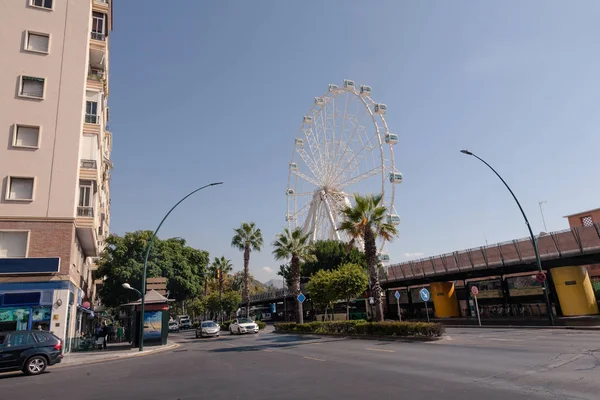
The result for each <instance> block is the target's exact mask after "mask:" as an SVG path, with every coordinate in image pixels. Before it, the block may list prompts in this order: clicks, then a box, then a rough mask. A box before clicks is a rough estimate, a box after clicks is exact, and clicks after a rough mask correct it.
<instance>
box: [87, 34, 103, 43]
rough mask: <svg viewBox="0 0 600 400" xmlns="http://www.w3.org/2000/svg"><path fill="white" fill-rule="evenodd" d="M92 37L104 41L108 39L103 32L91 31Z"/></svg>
mask: <svg viewBox="0 0 600 400" xmlns="http://www.w3.org/2000/svg"><path fill="white" fill-rule="evenodd" d="M90 37H91V38H92V39H93V40H100V41H102V42H103V41H105V40H106V35H105V34H104V33H101V32H90Z"/></svg>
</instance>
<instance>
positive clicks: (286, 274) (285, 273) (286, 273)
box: [277, 264, 292, 289]
mask: <svg viewBox="0 0 600 400" xmlns="http://www.w3.org/2000/svg"><path fill="white" fill-rule="evenodd" d="M277 275H279V276H281V277H282V278H283V280H284V281H285V285H284V286H285V288H287V289H289V288H291V287H292V268H291V267H290V264H282V265H280V266H279V271H277Z"/></svg>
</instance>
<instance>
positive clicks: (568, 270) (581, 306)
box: [551, 266, 599, 317]
mask: <svg viewBox="0 0 600 400" xmlns="http://www.w3.org/2000/svg"><path fill="white" fill-rule="evenodd" d="M551 271H552V280H553V281H554V288H555V289H556V294H557V295H558V301H559V302H560V308H561V309H562V313H563V315H564V316H566V317H572V316H577V315H590V314H598V313H599V311H598V304H597V303H596V298H595V296H594V289H593V288H592V282H591V281H590V276H589V275H588V272H587V269H586V268H585V267H584V266H579V267H560V268H553V269H552V270H551Z"/></svg>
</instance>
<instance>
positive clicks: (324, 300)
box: [306, 269, 337, 319]
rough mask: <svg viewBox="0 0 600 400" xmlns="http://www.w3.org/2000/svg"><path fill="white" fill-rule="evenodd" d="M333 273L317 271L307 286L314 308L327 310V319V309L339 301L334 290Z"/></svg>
mask: <svg viewBox="0 0 600 400" xmlns="http://www.w3.org/2000/svg"><path fill="white" fill-rule="evenodd" d="M332 278H333V273H332V271H326V270H324V269H322V270H320V271H317V272H316V273H315V274H314V275H313V276H312V277H311V278H310V281H309V282H308V284H307V285H306V290H307V291H308V292H309V293H310V300H311V301H312V304H313V306H315V307H317V308H322V309H324V310H325V319H327V309H328V307H329V304H331V302H332V301H334V300H337V299H336V297H335V291H334V290H333V288H332V281H333V279H332Z"/></svg>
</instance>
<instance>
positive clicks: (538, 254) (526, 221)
mask: <svg viewBox="0 0 600 400" xmlns="http://www.w3.org/2000/svg"><path fill="white" fill-rule="evenodd" d="M460 152H461V153H463V154H466V155H468V156H473V157H475V158H476V159H478V160H479V161H481V162H482V163H484V164H485V165H487V166H488V168H489V169H491V170H492V171H493V172H494V174H496V176H497V177H498V178H499V179H500V180H501V181H502V183H504V186H506V188H507V189H508V191H509V192H510V194H511V195H512V197H513V199H514V200H515V202H516V203H517V206H519V210H521V214H522V215H523V219H524V220H525V225H527V229H529V235H530V236H531V243H532V244H533V251H534V252H535V260H536V263H537V268H538V271H539V272H543V270H542V260H541V259H540V253H539V251H538V247H537V240H536V239H535V235H534V234H533V231H532V230H531V225H529V220H528V219H527V215H525V211H523V207H521V203H519V200H517V196H515V194H514V193H513V191H512V189H511V188H510V186H508V183H506V181H505V180H504V179H502V177H501V176H500V174H499V173H498V172H496V170H495V169H494V168H492V166H491V165H490V164H488V163H487V162H485V160H483V159H482V158H481V157H479V156H477V155H476V154H473V153H472V152H470V151H469V150H461V151H460ZM544 298H545V300H546V309H547V310H548V319H549V321H550V325H554V316H553V315H552V306H551V304H550V297H548V281H547V280H544Z"/></svg>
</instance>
